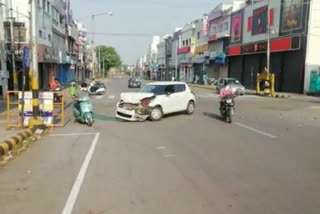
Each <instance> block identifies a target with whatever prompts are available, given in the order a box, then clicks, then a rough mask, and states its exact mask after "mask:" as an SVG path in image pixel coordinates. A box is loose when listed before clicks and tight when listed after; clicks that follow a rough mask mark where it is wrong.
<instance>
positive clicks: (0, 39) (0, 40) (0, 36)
mask: <svg viewBox="0 0 320 214" xmlns="http://www.w3.org/2000/svg"><path fill="white" fill-rule="evenodd" d="M2 6H3V4H2V0H0V53H1V55H0V57H1V72H0V78H1V79H0V81H1V82H2V96H3V99H4V101H5V100H6V95H7V90H8V75H7V53H6V49H5V38H4V24H3V7H2Z"/></svg>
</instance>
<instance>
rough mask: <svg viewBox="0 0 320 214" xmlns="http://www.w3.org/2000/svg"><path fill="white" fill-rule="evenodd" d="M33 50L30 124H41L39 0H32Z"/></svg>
mask: <svg viewBox="0 0 320 214" xmlns="http://www.w3.org/2000/svg"><path fill="white" fill-rule="evenodd" d="M31 23H32V27H31V31H32V34H31V35H32V37H31V50H32V64H31V72H32V110H33V120H31V121H30V125H31V126H33V125H40V124H42V121H41V120H39V118H38V116H39V70H38V51H37V0H31Z"/></svg>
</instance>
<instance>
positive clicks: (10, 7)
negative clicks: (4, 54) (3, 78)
mask: <svg viewBox="0 0 320 214" xmlns="http://www.w3.org/2000/svg"><path fill="white" fill-rule="evenodd" d="M8 10H9V14H10V17H9V22H10V41H11V60H12V62H11V65H12V74H13V88H14V90H15V91H17V90H18V75H17V71H16V57H15V45H14V35H13V33H14V30H13V22H14V17H13V8H12V0H9V5H8Z"/></svg>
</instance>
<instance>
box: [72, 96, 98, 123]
mask: <svg viewBox="0 0 320 214" xmlns="http://www.w3.org/2000/svg"><path fill="white" fill-rule="evenodd" d="M72 111H73V116H74V118H75V120H76V121H79V122H80V123H85V124H87V125H88V126H89V127H91V126H92V125H93V123H94V120H93V107H92V104H91V102H90V101H89V100H88V98H87V97H83V98H79V99H77V100H75V103H74V105H73V108H72Z"/></svg>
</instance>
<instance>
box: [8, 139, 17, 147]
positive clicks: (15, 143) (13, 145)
mask: <svg viewBox="0 0 320 214" xmlns="http://www.w3.org/2000/svg"><path fill="white" fill-rule="evenodd" d="M8 141H9V142H10V143H11V145H12V148H11V149H13V148H14V147H15V146H16V145H17V142H16V141H15V140H14V139H13V138H10V139H9V140H8ZM9 149H10V148H9ZM11 149H10V150H11Z"/></svg>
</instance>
